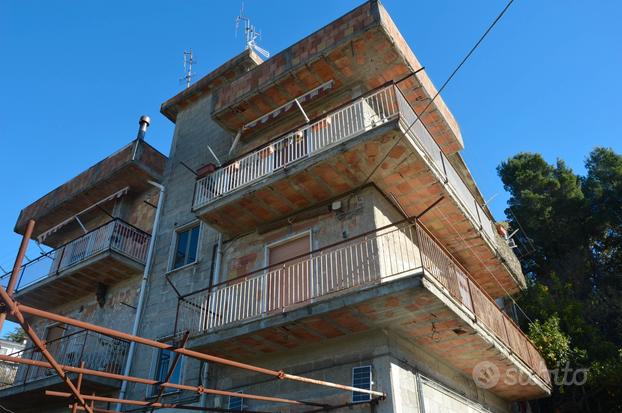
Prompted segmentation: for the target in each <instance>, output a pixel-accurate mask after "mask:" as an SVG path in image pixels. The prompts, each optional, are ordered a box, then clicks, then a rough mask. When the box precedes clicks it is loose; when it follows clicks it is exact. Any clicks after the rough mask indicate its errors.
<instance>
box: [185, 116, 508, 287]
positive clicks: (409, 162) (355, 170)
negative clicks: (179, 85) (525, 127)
mask: <svg viewBox="0 0 622 413" xmlns="http://www.w3.org/2000/svg"><path fill="white" fill-rule="evenodd" d="M397 140H399V142H397V144H396V141H397ZM421 153H422V152H421V151H420V150H418V149H417V148H416V146H415V144H414V143H413V142H412V141H411V140H410V138H409V137H407V136H406V135H404V134H403V133H402V131H401V129H400V127H399V126H398V121H397V120H392V121H389V122H386V123H384V124H383V125H382V126H379V127H376V128H374V129H372V130H370V131H367V132H365V133H363V134H361V135H359V136H357V137H355V138H352V139H349V140H347V141H345V142H343V143H341V144H340V145H337V146H335V147H333V148H331V149H329V150H326V151H324V152H321V153H319V154H317V155H315V156H313V157H312V158H307V159H303V160H301V161H299V162H297V163H294V164H291V165H289V166H287V167H285V168H283V169H281V170H278V171H276V172H274V173H272V174H270V175H269V176H267V177H266V178H264V179H260V180H258V181H256V182H254V183H252V184H250V185H247V186H245V187H242V188H239V189H238V190H236V191H234V192H232V193H231V194H228V195H225V196H223V197H221V198H218V199H216V200H214V201H212V202H211V203H209V204H207V205H205V206H203V207H201V208H198V209H197V210H196V211H195V212H196V214H197V215H198V216H199V217H201V219H203V220H204V221H206V222H207V223H209V224H210V225H212V226H214V227H215V228H217V229H218V230H219V231H222V232H224V233H226V234H228V235H230V236H235V235H239V234H242V233H245V232H248V231H249V229H254V228H258V227H259V228H261V227H262V226H267V225H276V224H278V223H279V221H283V222H286V221H285V220H286V219H287V218H288V217H289V216H291V215H292V214H295V213H299V212H301V211H303V210H307V209H312V208H313V207H314V206H315V205H317V204H318V203H322V202H326V201H328V200H330V199H332V198H335V197H338V196H340V195H342V194H344V193H346V192H348V191H352V190H354V189H356V188H359V187H360V186H361V185H363V184H364V183H369V182H371V183H373V184H375V185H376V187H377V188H378V189H379V190H380V191H382V192H383V193H384V194H385V195H386V196H387V197H391V196H395V197H396V199H397V200H398V202H399V203H400V206H401V207H402V208H403V209H404V210H405V212H406V213H407V214H408V215H409V216H416V215H419V214H421V213H422V212H423V211H424V210H425V209H426V208H428V207H429V206H430V205H432V204H433V203H434V202H436V201H437V200H438V199H439V198H441V197H443V200H442V201H441V202H440V203H439V204H438V205H436V206H435V207H434V208H433V209H431V210H430V211H429V212H427V213H426V214H425V215H424V216H423V217H422V219H421V221H422V222H423V223H424V224H425V226H426V227H428V228H429V229H430V230H431V231H432V232H433V233H434V235H435V236H436V237H437V238H438V239H439V241H440V242H441V243H442V244H443V245H444V246H445V247H446V248H447V249H448V250H449V251H450V252H451V253H452V254H453V255H454V256H456V257H457V258H458V259H459V260H460V262H461V263H462V264H463V265H464V266H465V267H466V268H467V270H469V272H470V273H471V274H473V275H474V278H475V280H476V281H477V282H478V283H479V284H480V285H481V286H482V287H483V288H484V289H485V290H486V291H487V292H488V293H489V294H491V295H492V296H494V297H498V296H501V295H504V294H506V291H507V292H516V291H518V289H519V283H518V282H517V281H516V278H515V275H514V274H513V273H512V272H511V271H510V270H509V269H508V267H506V266H505V265H504V264H503V262H502V261H501V260H500V258H499V257H498V256H497V252H496V246H493V245H491V241H490V240H486V238H485V237H484V234H483V233H482V232H481V230H480V229H479V228H478V227H477V226H476V225H475V224H474V223H473V222H472V221H471V220H470V219H468V218H467V215H466V213H465V211H464V210H463V209H462V207H460V206H459V203H458V202H457V200H456V199H455V195H452V194H451V193H450V192H449V191H448V189H447V186H446V185H445V184H444V182H442V181H441V180H439V178H438V176H437V175H436V174H435V173H434V172H433V171H432V169H431V167H430V166H429V165H430V162H429V161H428V160H427V159H426V158H424V157H423V156H422V155H421ZM385 156H386V159H385ZM379 162H382V164H381V165H380V166H378V164H379ZM370 175H371V176H370ZM323 210H325V209H323ZM491 273H492V275H491ZM497 280H498V281H499V282H500V283H501V285H502V286H500V285H499V283H498V282H497Z"/></svg>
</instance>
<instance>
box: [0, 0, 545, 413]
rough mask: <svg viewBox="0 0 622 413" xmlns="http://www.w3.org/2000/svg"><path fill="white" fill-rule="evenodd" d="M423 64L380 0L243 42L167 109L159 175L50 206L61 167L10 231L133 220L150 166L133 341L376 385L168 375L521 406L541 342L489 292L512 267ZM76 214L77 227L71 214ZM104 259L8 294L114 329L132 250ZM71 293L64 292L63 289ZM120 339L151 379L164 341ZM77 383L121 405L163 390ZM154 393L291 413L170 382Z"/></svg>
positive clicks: (339, 394)
mask: <svg viewBox="0 0 622 413" xmlns="http://www.w3.org/2000/svg"><path fill="white" fill-rule="evenodd" d="M420 69H421V64H420V63H419V61H418V60H417V58H416V57H415V55H414V53H413V52H412V50H411V49H410V47H409V46H408V44H407V43H406V42H405V40H404V39H403V37H402V36H401V34H400V32H399V31H398V29H397V27H396V26H395V24H394V23H393V21H392V20H391V18H390V16H389V15H388V13H387V12H386V10H385V9H384V7H383V6H382V5H381V4H380V3H379V2H377V1H368V2H366V3H364V4H363V5H361V6H360V7H357V8H356V9H354V10H352V11H351V12H350V13H348V14H346V15H344V16H342V17H340V18H339V19H337V20H335V21H334V22H332V23H330V24H328V25H327V26H325V27H323V28H322V29H320V30H318V31H317V32H315V33H313V34H311V35H309V36H308V37H306V38H304V39H302V40H300V41H299V42H297V43H295V44H293V45H292V46H290V47H288V48H287V49H285V50H283V51H282V52H280V53H278V54H276V55H275V56H273V57H271V58H270V59H268V60H266V61H265V62H262V60H261V59H260V58H259V57H258V56H257V55H256V54H255V53H254V52H253V51H252V50H246V51H244V52H242V53H240V54H239V55H237V56H235V57H233V58H232V59H231V60H229V61H228V62H226V63H224V64H223V65H221V66H220V67H218V68H217V69H215V70H214V71H212V72H211V73H209V74H208V75H206V76H205V77H203V78H202V79H200V80H199V81H197V82H196V83H195V84H193V85H192V86H191V87H189V88H188V89H186V90H184V91H183V92H181V93H179V94H178V95H176V96H174V97H173V98H171V99H169V100H167V101H166V102H164V103H163V104H162V108H161V112H162V113H163V114H164V115H165V116H166V117H167V118H168V119H170V120H171V121H172V122H174V123H175V132H174V136H173V140H172V144H171V150H170V154H169V160H168V162H167V163H166V167H165V169H164V170H162V167H163V165H164V159H165V157H164V156H163V155H160V154H156V153H155V152H152V153H151V156H150V157H149V161H145V163H147V164H148V166H149V167H148V168H144V166H145V165H142V166H143V168H142V169H141V170H142V171H143V172H144V171H146V170H148V171H150V174H148V176H135V175H134V174H131V173H128V174H125V175H123V174H117V175H115V176H118V180H117V181H115V182H118V184H117V185H116V186H114V187H111V186H110V185H108V182H109V180H108V179H104V178H101V180H102V182H106V183H107V184H106V185H108V186H105V188H106V190H103V189H102V190H100V191H98V196H89V197H86V198H88V202H87V201H86V198H85V201H84V202H82V203H81V204H79V205H80V206H76V207H75V208H72V209H71V210H68V208H67V207H68V206H69V205H73V204H74V203H77V200H79V199H81V198H80V196H81V195H79V194H81V193H82V192H90V191H91V190H90V187H91V186H90V182H89V185H86V184H85V183H84V181H83V180H81V179H78V178H79V177H78V178H76V179H75V180H74V181H75V182H82V183H81V184H80V185H81V186H82V189H81V191H73V190H64V189H60V188H59V190H56V191H55V192H53V193H52V194H55V193H56V195H53V196H52V198H48V197H50V195H47V196H46V197H44V198H42V200H40V201H37V202H36V203H35V204H33V205H31V206H30V207H27V208H26V209H25V210H24V211H22V214H21V215H20V219H19V221H18V224H17V227H16V230H17V232H21V231H23V228H24V225H25V223H26V221H27V220H28V219H29V218H33V217H34V218H35V219H37V222H38V223H39V224H40V223H41V222H44V225H43V226H42V227H39V226H38V228H39V232H38V233H37V236H43V237H44V239H45V243H46V244H47V245H50V246H52V247H57V246H62V245H64V243H66V242H67V241H68V240H70V239H73V238H71V236H70V234H74V235H73V237H74V238H75V234H76V232H77V231H79V230H80V226H82V225H85V226H87V228H92V227H94V226H96V225H99V224H101V223H103V222H104V221H103V219H104V216H103V215H102V214H101V211H100V210H99V208H92V207H91V205H95V204H94V202H96V198H97V199H105V200H106V201H105V202H104V203H100V204H97V205H104V204H105V203H108V204H107V205H108V210H109V211H115V213H112V216H115V217H124V219H126V220H128V221H129V222H130V223H132V224H133V225H134V226H136V227H139V228H141V229H142V230H144V231H145V232H146V233H149V232H150V230H151V222H152V221H153V208H147V207H145V205H144V203H143V201H144V198H145V197H151V198H153V197H155V196H157V191H155V190H153V189H152V187H150V186H149V185H148V184H146V182H147V181H148V180H157V179H158V178H159V177H161V178H162V180H161V182H162V184H163V186H164V188H165V192H164V196H163V198H162V206H161V209H160V211H159V226H158V229H157V231H156V233H155V235H154V236H155V237H156V238H155V242H154V250H153V262H152V267H151V269H150V271H149V274H148V282H147V284H146V289H145V290H144V293H145V301H144V307H143V308H142V310H143V311H142V315H141V317H140V320H139V330H138V334H139V335H141V336H144V337H148V338H153V339H157V340H160V341H163V342H170V343H179V340H180V338H181V337H182V336H183V335H184V333H185V332H189V340H188V342H187V343H186V347H187V348H190V349H193V350H197V351H200V352H206V353H210V354H215V355H219V356H223V357H227V358H232V359H235V360H237V361H243V362H247V363H251V364H255V365H259V366H263V367H268V368H272V369H276V370H281V369H282V370H284V371H286V372H288V373H293V374H299V375H304V376H307V377H312V378H316V379H322V380H329V381H333V382H338V383H342V384H348V385H355V386H356V387H364V388H373V389H374V390H379V391H382V392H385V393H386V395H387V396H386V398H385V399H382V400H373V401H370V399H369V397H368V396H367V395H366V394H362V393H348V392H344V391H340V390H337V389H330V388H325V387H320V386H314V385H310V384H304V385H303V384H300V383H292V382H286V381H281V380H278V379H274V378H270V377H266V376H260V375H255V374H250V373H248V372H245V371H240V370H235V369H233V368H230V367H223V366H220V365H217V364H211V363H210V364H207V363H200V362H198V361H196V360H194V359H188V358H184V357H182V358H181V360H180V362H179V363H178V364H177V367H176V368H175V369H174V371H173V372H172V376H171V381H173V382H177V383H185V384H189V385H195V386H196V385H203V386H205V387H211V388H217V389H223V390H230V391H234V392H239V393H242V394H243V393H253V394H263V395H275V396H283V397H288V398H293V399H300V400H307V401H313V402H318V403H327V404H331V405H342V404H343V405H344V407H343V408H341V409H338V410H343V411H349V410H356V411H377V412H428V413H430V412H464V411H469V412H511V411H521V410H520V409H524V408H525V406H524V405H518V404H517V403H515V402H516V401H522V400H529V399H534V398H540V397H546V396H547V395H548V394H549V393H550V390H551V385H550V379H549V376H548V373H547V371H546V365H545V364H544V361H543V359H542V357H541V355H540V354H539V353H538V352H537V350H536V349H535V347H534V346H533V345H532V344H531V342H530V341H529V340H528V339H527V338H526V336H525V335H524V334H523V333H522V332H521V331H520V329H519V328H518V327H517V326H516V325H515V324H514V322H513V321H512V320H511V319H510V318H509V317H508V316H507V315H505V314H504V313H503V311H502V310H501V309H500V308H499V306H497V304H496V302H495V300H496V299H498V298H501V297H504V296H505V295H507V294H508V293H510V294H512V293H516V292H518V291H519V290H520V289H521V288H524V287H525V279H524V276H523V274H522V272H521V269H520V265H519V263H518V261H517V259H516V257H515V256H514V254H513V252H512V250H511V248H510V247H509V246H508V244H507V241H506V239H505V238H504V237H503V236H502V235H500V234H501V233H502V231H500V230H498V228H497V225H496V223H495V221H494V219H493V217H492V215H491V213H490V211H489V210H488V208H487V207H486V206H485V203H484V200H483V198H482V196H481V194H480V192H479V190H478V188H477V186H476V184H475V182H474V180H473V178H472V176H471V174H470V172H469V170H468V168H467V166H466V164H465V163H464V160H463V159H462V157H461V155H460V151H461V149H463V146H464V143H463V140H462V136H461V134H460V129H459V127H458V124H457V122H456V120H455V119H454V117H453V116H452V114H451V112H450V111H449V109H448V108H447V106H446V105H445V103H444V102H443V100H442V98H441V97H437V98H436V99H435V100H434V101H431V98H432V97H433V96H434V95H435V94H436V89H435V87H434V85H433V84H432V82H431V81H430V79H429V78H428V77H427V75H426V72H425V71H424V70H420ZM428 106H429V107H428ZM425 108H427V110H426V111H425V113H424V114H423V115H422V117H421V121H422V122H415V120H416V119H417V114H420V113H421V112H422V111H423V110H424V109H425ZM134 144H135V145H137V146H136V147H138V146H141V147H142V148H143V149H144V150H147V149H149V147H148V145H146V144H145V143H144V141H136V142H135V143H133V144H132V145H134ZM104 162H105V161H104ZM150 162H155V163H157V165H158V166H157V167H156V166H154V165H153V164H151V163H150ZM139 169H140V168H139ZM87 172H88V171H87ZM87 172H85V173H87ZM124 179H127V180H130V179H134V181H133V182H132V183H131V184H130V183H129V181H127V182H126V181H124ZM76 180H77V181H76ZM89 181H90V180H89ZM134 182H135V183H134ZM66 185H68V184H65V185H64V186H63V187H61V188H64V187H65V186H66ZM101 185H102V186H103V185H104V184H103V183H102V184H101ZM135 185H136V186H135ZM73 186H74V185H70V187H71V188H73ZM87 186H88V188H87ZM128 186H129V188H130V189H129V190H128V191H127V192H125V193H124V195H123V196H122V197H120V198H116V197H112V198H111V195H112V194H117V193H118V191H121V190H122V189H123V188H125V187H128ZM150 191H151V192H150ZM151 204H152V205H155V200H154V199H152V201H151ZM113 205H114V208H113ZM85 209H86V210H87V212H88V215H89V216H90V214H92V215H93V217H92V218H90V219H92V221H88V222H89V223H91V222H92V224H90V226H89V224H86V223H85V222H84V220H83V219H82V215H80V221H77V220H76V219H75V218H73V217H74V216H75V215H76V214H77V213H78V212H79V211H82V210H85ZM85 215H86V214H85ZM138 217H141V218H142V219H139V218H138ZM108 218H109V217H108ZM68 219H69V220H70V221H66V220H68ZM132 220H133V221H132ZM138 222H140V224H138ZM61 223H62V224H63V225H62V226H61V227H60V228H59V227H58V225H59V224H61ZM132 228H133V227H132ZM72 231H73V232H72ZM140 233H141V234H144V236H145V241H144V242H147V240H146V237H148V235H147V234H145V233H143V232H140ZM82 237H84V236H82ZM107 239H109V238H107ZM141 245H142V244H141ZM141 251H142V250H141ZM117 252H118V251H109V252H107V253H106V257H107V258H106V259H108V260H112V261H114V263H115V264H106V265H103V266H102V265H100V266H99V267H92V265H93V264H90V261H91V260H90V258H89V259H85V258H81V260H82V261H87V262H88V263H89V264H88V265H86V263H84V264H83V265H76V266H75V268H76V270H73V272H72V273H71V274H73V273H76V274H77V275H74V276H72V275H71V274H70V273H69V270H67V275H65V276H62V272H59V273H58V275H57V276H55V277H47V278H46V279H45V280H44V281H39V282H37V283H34V284H31V285H30V286H26V287H22V288H21V289H19V290H18V293H17V294H18V299H21V300H22V301H24V302H30V303H32V304H33V305H35V306H43V307H45V308H49V309H54V310H55V311H59V312H62V313H64V314H70V315H72V316H75V317H83V318H85V319H88V320H92V321H95V322H97V323H101V324H104V325H106V326H110V327H114V328H118V329H121V330H125V331H128V330H129V329H130V326H131V323H132V321H133V319H132V317H133V316H134V315H135V314H134V312H133V311H128V309H127V308H124V309H123V311H121V310H120V308H121V307H120V306H121V305H123V304H122V303H124V302H125V303H126V304H130V305H134V306H136V301H137V300H136V294H137V288H138V284H139V282H140V278H141V277H140V273H141V270H142V269H143V268H144V263H145V262H144V258H143V259H142V260H138V262H137V260H129V261H132V262H126V261H128V260H127V259H126V258H127V254H120V255H122V256H121V257H119V256H118V255H119V254H117ZM141 257H143V256H141ZM116 265H118V266H120V268H119V269H118V271H117V272H115V274H117V275H116V276H112V278H111V280H110V282H103V281H101V276H102V275H101V274H102V272H103V271H106V270H109V269H110V268H113V267H115V266H116ZM83 267H84V268H85V269H86V268H87V267H88V268H89V269H90V270H89V271H85V272H84V273H79V274H78V270H77V269H78V268H83ZM130 274H134V275H130ZM84 278H86V279H87V282H82V283H81V284H80V285H79V287H77V288H76V287H75V286H76V284H77V283H79V282H81V280H82V279H84ZM46 283H49V285H46ZM54 283H58V287H56V289H55V287H54V286H55V285H56V284H54ZM101 285H105V286H106V288H104V287H102V286H101ZM73 288H75V289H78V290H80V291H83V292H84V293H85V294H84V298H83V299H82V301H80V300H73V301H71V302H68V301H67V300H63V299H62V294H63V292H64V291H65V290H69V289H73ZM87 289H88V291H87ZM44 291H45V293H43V292H44ZM48 291H54V293H48ZM101 291H107V294H104V295H105V296H106V297H107V298H106V300H105V301H104V304H103V306H102V305H101V303H99V304H98V299H99V297H100V296H101V295H102V293H101ZM117 297H118V298H117ZM65 301H67V302H65ZM59 302H64V304H63V305H58V304H59ZM113 303H114V304H113ZM113 311H114V312H115V313H114V315H112V314H111V312H113ZM85 313H86V314H85ZM121 314H123V316H121ZM41 328H42V329H43V328H47V329H48V330H47V331H48V332H51V331H52V330H53V329H54V328H56V327H54V326H52V327H50V326H41ZM51 329H52V330H51ZM42 331H43V330H42ZM59 334H60V333H59ZM84 348H85V349H89V348H90V345H86V346H85V347H84ZM134 350H135V351H133V353H134V355H133V357H131V360H129V362H127V360H125V359H124V361H125V362H127V364H128V366H129V367H130V368H131V370H130V371H131V374H132V375H135V376H139V377H149V378H153V379H156V380H164V378H165V376H166V374H167V372H168V370H169V366H170V365H171V360H172V358H171V354H170V353H169V352H167V351H159V350H154V349H151V348H148V347H144V346H141V345H138V346H136V348H135V349H134ZM128 351H129V350H123V355H124V357H125V355H126V354H127V353H128ZM78 359H79V358H78ZM78 359H76V360H78ZM72 360H73V359H72ZM119 365H120V364H119ZM93 368H107V367H105V366H103V365H102V366H94V367H93ZM115 368H117V367H116V365H115ZM117 370H118V368H117ZM42 385H48V384H47V383H42ZM42 385H40V386H39V387H38V389H40V388H41V386H42ZM92 385H93V388H97V389H98V391H99V390H101V389H103V388H104V387H102V386H108V387H105V389H106V391H108V394H117V393H118V394H120V397H123V398H129V399H138V400H142V399H145V398H146V399H147V400H153V399H154V398H155V397H156V395H157V394H158V392H159V389H158V388H157V387H150V386H144V385H133V384H131V383H130V384H127V383H125V384H123V385H122V386H119V383H116V384H115V385H112V384H110V383H92ZM21 386H22V387H20V388H17V387H16V386H13V388H10V389H5V390H2V391H0V402H2V403H4V401H5V400H9V399H10V398H11V397H13V399H11V400H18V399H19V397H22V395H23V394H24V393H25V392H26V391H32V392H33V393H31V394H34V392H35V390H26V387H27V386H28V385H27V384H24V385H21ZM115 386H116V387H115ZM11 389H14V390H13V393H10V395H8V394H9V393H7V392H9V391H11ZM38 394H40V391H39V393H38ZM163 400H165V401H167V402H181V403H188V404H193V405H199V406H206V407H215V408H224V409H231V410H253V411H305V410H309V409H308V408H307V409H300V408H291V406H287V405H279V404H275V403H269V402H259V401H249V400H247V399H243V398H237V397H213V396H209V397H207V396H201V397H199V396H197V395H196V394H195V393H191V392H185V391H176V392H166V393H165V394H164V396H163ZM39 410H40V409H39ZM523 411H524V410H523Z"/></svg>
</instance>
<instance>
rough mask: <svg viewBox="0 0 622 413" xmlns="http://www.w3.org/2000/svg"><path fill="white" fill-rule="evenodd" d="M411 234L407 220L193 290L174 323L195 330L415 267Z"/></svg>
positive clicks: (417, 260)
mask: <svg viewBox="0 0 622 413" xmlns="http://www.w3.org/2000/svg"><path fill="white" fill-rule="evenodd" d="M415 237H416V233H415V231H414V227H413V226H411V225H409V226H405V227H398V228H395V227H393V228H390V229H387V230H385V231H381V232H378V233H373V234H370V235H367V236H365V237H361V238H357V239H355V240H352V241H348V242H346V243H342V244H338V245H335V246H333V247H329V248H326V249H322V250H319V251H315V252H313V253H311V254H309V255H305V256H303V257H300V258H298V259H295V260H291V261H287V262H284V263H282V264H279V265H276V266H272V267H270V268H267V269H266V270H263V271H258V272H254V273H251V274H249V275H248V276H245V277H242V278H239V279H236V280H235V281H232V282H230V283H226V284H223V285H221V286H220V287H219V288H216V289H215V290H212V291H205V292H201V293H198V294H193V295H192V296H189V297H186V298H184V299H183V300H182V301H180V306H181V307H183V308H184V309H186V310H187V311H185V312H183V315H182V316H180V317H178V323H181V324H178V327H179V328H180V329H181V330H184V329H188V330H190V331H192V332H193V333H195V334H199V333H201V332H205V331H210V330H213V329H216V328H219V327H223V326H225V325H229V324H231V323H236V322H239V321H243V320H249V319H252V318H256V317H260V316H262V315H264V314H268V313H272V312H275V311H284V310H285V309H288V308H290V307H292V306H294V305H297V304H300V303H305V302H309V301H310V300H315V299H318V298H320V297H324V296H327V295H330V294H333V293H337V292H340V291H343V290H348V289H351V288H355V287H361V286H364V285H368V284H373V283H376V282H379V281H380V280H381V279H383V278H386V277H389V276H397V275H399V274H403V273H405V272H408V271H412V270H414V269H417V268H420V267H421V260H420V255H419V252H418V249H417V244H416V242H415Z"/></svg>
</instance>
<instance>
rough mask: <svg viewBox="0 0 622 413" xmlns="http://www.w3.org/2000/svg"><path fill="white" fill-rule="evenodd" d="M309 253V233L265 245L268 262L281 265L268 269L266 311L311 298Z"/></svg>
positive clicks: (270, 264)
mask: <svg viewBox="0 0 622 413" xmlns="http://www.w3.org/2000/svg"><path fill="white" fill-rule="evenodd" d="M310 252H311V234H310V233H306V234H304V235H302V236H299V237H296V238H293V239H289V240H287V241H283V242H279V243H276V244H273V245H271V246H268V265H269V266H272V265H274V264H279V263H283V264H282V265H276V266H274V267H270V268H269V269H268V274H267V284H268V285H267V291H268V297H267V303H266V305H267V308H266V311H274V310H282V309H284V308H286V307H287V306H290V305H292V304H296V303H301V302H304V301H307V300H309V299H311V279H310V274H311V270H310V262H311V261H310V260H309V253H310ZM296 257H299V258H296ZM292 258H296V259H294V260H292Z"/></svg>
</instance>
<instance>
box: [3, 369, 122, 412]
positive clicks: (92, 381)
mask: <svg viewBox="0 0 622 413" xmlns="http://www.w3.org/2000/svg"><path fill="white" fill-rule="evenodd" d="M68 376H69V378H71V381H72V382H74V383H75V382H76V380H77V375H76V374H74V373H69V374H68ZM120 385H121V382H119V381H118V380H110V379H104V378H100V377H92V376H84V378H83V381H82V393H84V394H91V393H96V394H98V395H105V394H110V393H112V392H113V391H115V390H117V389H118V388H119V387H120ZM45 390H55V391H62V392H65V391H67V386H66V385H65V384H64V383H63V382H62V381H61V379H60V378H59V377H58V376H57V375H56V374H54V373H50V376H49V377H45V378H41V379H38V380H33V381H31V382H28V383H24V384H19V385H15V386H11V387H6V388H4V389H0V404H2V405H3V406H4V407H6V408H8V409H11V410H13V411H15V412H30V411H32V412H41V411H48V410H41V408H42V407H45V408H46V409H51V408H61V407H62V406H67V404H68V403H67V399H62V398H58V397H49V396H46V395H45Z"/></svg>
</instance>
